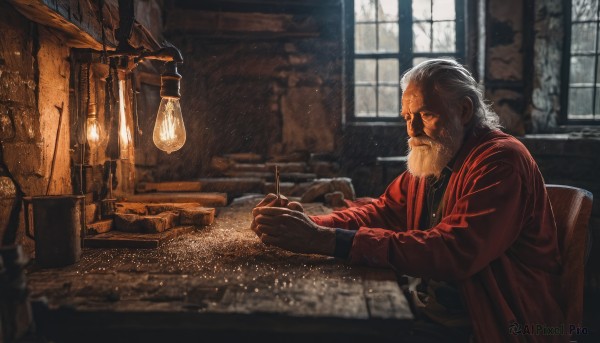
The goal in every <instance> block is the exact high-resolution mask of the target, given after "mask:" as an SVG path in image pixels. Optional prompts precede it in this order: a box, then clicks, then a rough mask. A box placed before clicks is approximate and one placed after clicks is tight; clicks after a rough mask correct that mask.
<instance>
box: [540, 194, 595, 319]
mask: <svg viewBox="0 0 600 343" xmlns="http://www.w3.org/2000/svg"><path fill="white" fill-rule="evenodd" d="M546 190H547V192H548V197H549V198H550V204H551V206H552V212H553V213H554V220H555V221H556V229H557V235H558V247H559V249H560V254H561V259H562V263H563V272H562V277H561V279H562V285H561V290H562V294H565V295H566V299H564V300H565V301H566V303H565V306H566V308H565V310H566V313H565V315H566V318H565V320H566V323H567V325H570V324H573V325H578V326H581V324H582V319H583V283H584V264H585V258H586V257H587V256H586V250H587V238H588V224H589V220H590V215H591V213H592V198H593V196H592V193H590V192H588V191H586V190H585V189H581V188H576V187H571V186H564V185H546Z"/></svg>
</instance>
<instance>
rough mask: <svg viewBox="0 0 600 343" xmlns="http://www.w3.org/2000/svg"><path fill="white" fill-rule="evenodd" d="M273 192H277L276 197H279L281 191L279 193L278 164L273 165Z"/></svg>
mask: <svg viewBox="0 0 600 343" xmlns="http://www.w3.org/2000/svg"><path fill="white" fill-rule="evenodd" d="M275 192H276V193H277V199H278V200H279V199H280V195H281V193H279V166H277V165H276V166H275Z"/></svg>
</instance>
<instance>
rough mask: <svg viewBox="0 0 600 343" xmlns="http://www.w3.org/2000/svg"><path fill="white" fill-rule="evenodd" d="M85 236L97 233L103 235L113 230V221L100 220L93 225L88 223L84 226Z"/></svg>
mask: <svg viewBox="0 0 600 343" xmlns="http://www.w3.org/2000/svg"><path fill="white" fill-rule="evenodd" d="M86 227H87V229H86V234H88V235H97V234H99V233H105V232H108V231H110V230H112V228H113V220H112V219H107V220H100V221H97V222H95V223H90V224H87V225H86Z"/></svg>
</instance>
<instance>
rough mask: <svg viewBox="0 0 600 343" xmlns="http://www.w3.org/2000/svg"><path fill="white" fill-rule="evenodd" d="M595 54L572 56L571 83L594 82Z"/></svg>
mask: <svg viewBox="0 0 600 343" xmlns="http://www.w3.org/2000/svg"><path fill="white" fill-rule="evenodd" d="M592 70H594V57H593V56H572V57H571V71H570V74H569V75H570V77H569V83H571V84H573V83H589V84H591V83H593V82H594V73H593V72H591V71H592Z"/></svg>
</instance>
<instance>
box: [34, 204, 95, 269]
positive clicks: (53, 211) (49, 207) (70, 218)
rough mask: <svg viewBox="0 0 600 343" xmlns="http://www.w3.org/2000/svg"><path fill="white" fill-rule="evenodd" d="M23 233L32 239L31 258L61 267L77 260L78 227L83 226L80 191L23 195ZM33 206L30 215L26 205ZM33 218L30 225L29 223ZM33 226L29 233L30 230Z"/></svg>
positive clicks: (78, 253)
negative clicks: (71, 193)
mask: <svg viewBox="0 0 600 343" xmlns="http://www.w3.org/2000/svg"><path fill="white" fill-rule="evenodd" d="M23 202H24V205H25V206H24V208H25V233H26V234H27V236H29V237H31V238H32V239H33V240H34V241H35V262H36V264H38V265H40V266H42V267H62V266H66V265H69V264H73V263H75V262H77V261H79V258H80V256H81V230H82V228H84V227H85V223H84V220H85V218H84V206H85V197H84V196H83V195H49V196H35V197H26V198H23ZM31 206H33V215H31V214H30V211H29V208H30V207H31ZM31 221H33V225H30V224H31ZM31 226H33V231H34V232H33V234H31Z"/></svg>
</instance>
